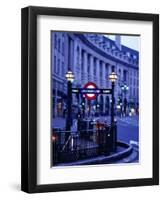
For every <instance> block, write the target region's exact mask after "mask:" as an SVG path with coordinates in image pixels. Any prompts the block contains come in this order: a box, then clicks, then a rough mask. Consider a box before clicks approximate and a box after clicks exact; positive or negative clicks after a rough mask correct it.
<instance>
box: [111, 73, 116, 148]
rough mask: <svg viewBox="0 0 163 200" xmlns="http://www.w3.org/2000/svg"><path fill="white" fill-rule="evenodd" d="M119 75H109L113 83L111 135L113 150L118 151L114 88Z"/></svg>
mask: <svg viewBox="0 0 163 200" xmlns="http://www.w3.org/2000/svg"><path fill="white" fill-rule="evenodd" d="M117 78H118V76H117V74H116V73H115V72H114V71H113V72H112V73H111V74H110V75H109V80H110V81H111V83H112V93H111V95H112V98H111V99H112V102H111V135H112V150H113V151H116V142H117V141H116V140H117V134H116V130H115V129H116V127H115V120H114V115H115V113H114V105H115V97H114V88H115V82H116V81H117Z"/></svg>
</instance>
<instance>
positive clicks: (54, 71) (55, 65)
mask: <svg viewBox="0 0 163 200" xmlns="http://www.w3.org/2000/svg"><path fill="white" fill-rule="evenodd" d="M56 60H57V59H56V56H54V65H53V73H56V68H57V63H56V62H57V61H56Z"/></svg>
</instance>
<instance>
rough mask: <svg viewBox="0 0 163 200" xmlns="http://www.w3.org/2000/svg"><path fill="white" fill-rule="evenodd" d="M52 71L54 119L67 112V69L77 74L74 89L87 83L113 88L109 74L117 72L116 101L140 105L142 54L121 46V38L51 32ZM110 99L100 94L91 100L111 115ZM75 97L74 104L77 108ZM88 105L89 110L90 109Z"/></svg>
mask: <svg viewBox="0 0 163 200" xmlns="http://www.w3.org/2000/svg"><path fill="white" fill-rule="evenodd" d="M51 34H52V35H51V36H52V37H51V44H52V45H51V70H52V89H53V90H52V102H53V108H54V109H53V116H61V117H62V116H64V110H65V109H66V97H67V82H66V79H65V74H66V72H67V71H68V70H71V71H72V72H73V73H74V77H75V79H74V82H73V87H81V88H82V87H83V86H84V85H85V84H86V83H87V82H94V83H96V85H97V87H98V88H111V83H110V81H109V78H108V76H109V74H110V73H111V72H112V71H115V72H116V73H117V75H118V80H117V82H116V86H115V100H116V105H118V102H119V101H120V102H122V104H123V102H124V99H125V100H126V102H127V106H128V108H129V107H133V108H135V109H136V108H138V105H139V52H138V51H136V50H134V49H131V48H128V47H126V46H124V45H122V44H121V36H119V35H117V36H115V38H116V39H115V41H114V40H111V39H110V38H108V37H107V36H106V35H103V34H86V33H85V34H81V33H72V32H52V33H51ZM110 102H111V99H110V96H109V95H106V94H105V95H103V94H101V95H98V97H97V99H96V102H95V101H92V102H91V105H92V107H93V108H94V109H97V108H98V112H100V113H101V114H102V115H109V114H110ZM78 103H79V102H77V100H76V97H75V96H74V97H73V104H74V107H75V106H79V105H78ZM87 104H88V102H86V109H87ZM94 104H96V108H95V106H94Z"/></svg>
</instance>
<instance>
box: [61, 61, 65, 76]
mask: <svg viewBox="0 0 163 200" xmlns="http://www.w3.org/2000/svg"><path fill="white" fill-rule="evenodd" d="M64 71H65V70H64V62H62V69H61V76H63V77H64Z"/></svg>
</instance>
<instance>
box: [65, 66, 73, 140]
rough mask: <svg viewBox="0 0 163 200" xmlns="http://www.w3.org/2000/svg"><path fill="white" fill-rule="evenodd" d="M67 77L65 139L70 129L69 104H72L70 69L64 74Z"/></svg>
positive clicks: (71, 74) (71, 75) (71, 76)
mask: <svg viewBox="0 0 163 200" xmlns="http://www.w3.org/2000/svg"><path fill="white" fill-rule="evenodd" d="M65 77H66V79H67V119H66V131H68V132H67V134H66V137H65V139H66V141H67V140H68V138H69V135H70V130H71V125H72V115H71V113H72V110H71V105H72V82H73V81H74V74H73V73H72V71H70V70H69V71H68V72H67V73H66V75H65Z"/></svg>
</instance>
